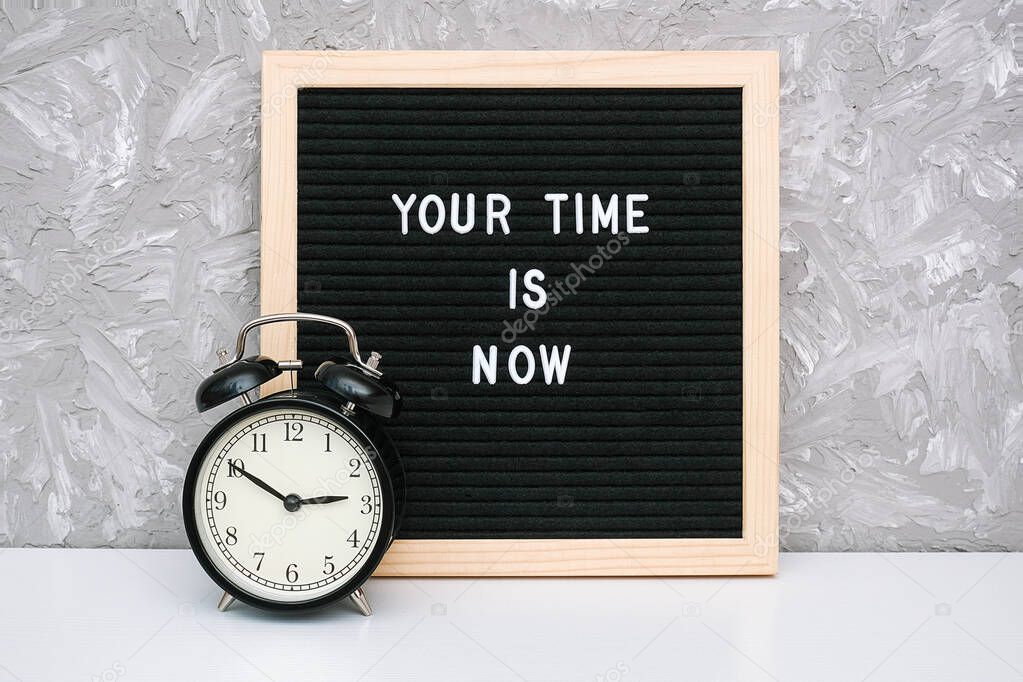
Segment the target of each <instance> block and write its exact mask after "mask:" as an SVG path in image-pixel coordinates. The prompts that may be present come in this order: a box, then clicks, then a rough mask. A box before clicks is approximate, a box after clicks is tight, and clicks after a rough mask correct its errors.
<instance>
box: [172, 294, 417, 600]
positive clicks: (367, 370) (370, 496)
mask: <svg viewBox="0 0 1023 682" xmlns="http://www.w3.org/2000/svg"><path fill="white" fill-rule="evenodd" d="M279 322H316V323H321V324H327V325H332V326H334V327H337V328H339V329H341V330H342V331H343V332H344V335H345V337H346V338H347V344H348V353H346V354H345V356H346V357H338V358H335V359H333V360H329V361H327V362H324V363H323V364H321V365H320V366H319V367H318V368H317V369H316V372H315V374H314V378H313V379H310V380H309V381H306V382H303V381H301V380H300V379H299V377H298V373H299V371H300V370H301V369H302V362H301V360H297V359H289V360H274V359H271V358H268V357H265V356H262V355H254V356H250V357H245V341H246V337H247V336H248V334H249V332H251V331H252V330H253V329H256V328H257V327H260V326H262V325H266V324H271V323H279ZM220 355H221V360H222V361H223V360H225V359H226V357H227V352H226V351H221V353H220ZM379 362H380V356H379V355H378V354H377V353H372V354H371V355H370V356H369V358H368V359H367V360H366V361H363V359H362V357H361V356H360V354H359V345H358V341H357V339H356V336H355V331H354V330H353V329H352V327H351V326H350V325H349V324H348V323H347V322H345V321H343V320H338V319H335V318H332V317H325V316H323V315H311V314H305V313H294V314H280V315H267V316H264V317H260V318H257V319H255V320H253V321H251V322H249V323H248V324H246V325H245V326H244V327H242V329H241V330H240V331H239V332H238V341H237V350H236V353H235V357H234V359H233V360H232V361H231V362H228V363H227V364H224V365H223V366H221V367H219V368H218V369H216V370H215V371H214V372H213V374H212V375H211V376H209V377H207V378H206V379H205V380H204V381H203V382H202V384H201V385H200V386H199V388H198V390H197V391H196V395H195V404H196V407H197V408H198V409H199V411H200V412H203V411H206V410H209V409H211V408H213V407H216V406H218V405H222V404H224V403H226V402H228V401H230V400H233V399H235V398H240V399H241V401H242V403H243V405H242V406H241V407H240V408H238V409H237V410H235V411H234V412H232V413H231V414H229V415H228V416H227V417H225V418H224V419H222V420H221V421H220V422H219V423H218V424H217V425H216V426H214V427H213V430H212V431H210V433H209V434H208V435H207V436H206V438H204V439H203V441H202V443H200V444H199V447H198V448H197V449H196V451H195V455H194V456H193V457H192V462H191V464H190V466H189V467H188V473H187V474H186V476H185V486H184V495H183V503H182V510H183V513H184V520H185V530H186V531H187V533H188V541H189V543H190V544H191V546H192V551H193V552H194V553H195V556H196V558H197V559H198V560H199V563H200V564H201V565H202V567H203V568H204V569H205V570H206V573H208V574H209V576H210V578H212V579H213V581H214V582H216V583H217V584H218V585H219V586H220V587H221V588H223V589H224V595H223V597H222V598H221V600H220V604H219V607H218V608H220V610H222V611H223V610H226V609H227V608H228V607H229V606H230V605H231V604H232V603H233V602H234V600H235V599H238V600H241V601H242V602H245V603H247V604H250V605H252V606H256V607H260V608H264V609H270V610H275V611H300V610H307V609H313V608H317V607H322V606H326V605H327V604H331V603H334V602H336V601H337V600H339V599H344V598H346V597H351V598H352V601H353V603H355V605H356V606H357V607H358V609H359V610H360V611H361V612H362V613H363V614H364V615H367V616H368V615H370V613H371V612H372V611H371V609H370V607H369V602H368V601H367V599H366V596H365V594H364V593H363V591H362V589H361V588H362V584H363V583H365V582H366V580H367V579H368V578H369V576H370V575H371V574H372V573H373V571H374V569H375V568H376V567H377V565H378V564H379V563H380V560H381V559H382V558H383V556H384V552H386V551H387V548H388V546H389V545H390V544H391V542H392V541H393V540H394V537H395V534H396V533H397V531H398V526H399V524H400V522H401V517H402V510H403V506H404V500H405V488H404V474H403V471H402V466H401V460H400V459H399V457H398V453H397V450H396V449H395V447H394V444H393V443H392V442H391V440H390V439H389V438H388V437H387V434H386V433H385V432H384V430H383V428H382V426H381V420H383V419H390V418H393V417H396V416H397V415H398V413H399V411H400V409H401V396H400V395H399V393H398V389H397V388H396V387H395V386H394V384H393V383H391V382H390V381H388V380H387V379H386V378H385V377H384V376H383V374H382V373H381V372H380V370H379V369H378V364H379ZM285 372H291V373H292V389H291V390H285V391H281V392H279V393H274V394H272V395H269V396H266V397H264V398H261V399H258V400H255V401H253V400H252V399H251V398H250V396H249V392H250V391H253V390H254V389H256V388H258V387H259V386H261V385H263V384H265V383H267V382H268V381H270V380H272V379H274V378H276V377H278V376H281V375H282V374H283V373H285Z"/></svg>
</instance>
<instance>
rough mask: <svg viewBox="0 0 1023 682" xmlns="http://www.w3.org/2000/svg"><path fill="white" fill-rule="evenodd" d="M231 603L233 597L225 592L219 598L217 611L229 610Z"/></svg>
mask: <svg viewBox="0 0 1023 682" xmlns="http://www.w3.org/2000/svg"><path fill="white" fill-rule="evenodd" d="M233 603H234V597H232V596H231V595H229V594H228V593H227V592H225V593H224V595H223V596H222V597H221V598H220V601H219V602H218V603H217V611H227V610H228V609H229V608H231V604H233Z"/></svg>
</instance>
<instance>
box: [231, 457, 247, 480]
mask: <svg viewBox="0 0 1023 682" xmlns="http://www.w3.org/2000/svg"><path fill="white" fill-rule="evenodd" d="M243 471H245V462H243V461H242V460H240V459H229V460H227V477H228V478H241V477H242V472H243Z"/></svg>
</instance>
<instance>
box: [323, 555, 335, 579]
mask: <svg viewBox="0 0 1023 682" xmlns="http://www.w3.org/2000/svg"><path fill="white" fill-rule="evenodd" d="M333 558H334V557H333V556H330V555H329V554H328V555H327V556H325V557H323V575H330V574H331V573H333V572H334V570H335V566H334V562H333V561H331V559H333Z"/></svg>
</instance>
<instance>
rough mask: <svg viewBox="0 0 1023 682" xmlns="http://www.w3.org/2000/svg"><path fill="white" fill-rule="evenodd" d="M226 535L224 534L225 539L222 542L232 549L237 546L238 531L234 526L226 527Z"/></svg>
mask: <svg viewBox="0 0 1023 682" xmlns="http://www.w3.org/2000/svg"><path fill="white" fill-rule="evenodd" d="M226 533H227V534H226V537H225V538H224V542H225V543H227V544H229V545H231V546H232V547H233V546H234V545H237V544H238V529H237V528H235V527H234V526H228V527H227V530H226Z"/></svg>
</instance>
